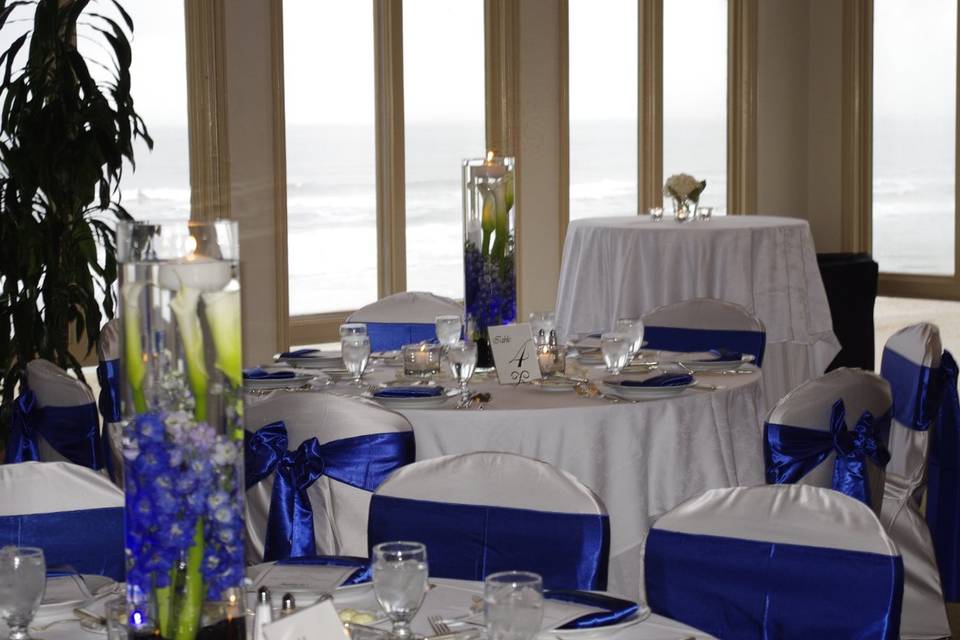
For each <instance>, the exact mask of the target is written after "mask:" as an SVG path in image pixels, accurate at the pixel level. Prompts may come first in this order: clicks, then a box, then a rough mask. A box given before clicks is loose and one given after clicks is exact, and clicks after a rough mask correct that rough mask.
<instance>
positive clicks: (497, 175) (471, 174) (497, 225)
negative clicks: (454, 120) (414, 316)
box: [463, 152, 517, 369]
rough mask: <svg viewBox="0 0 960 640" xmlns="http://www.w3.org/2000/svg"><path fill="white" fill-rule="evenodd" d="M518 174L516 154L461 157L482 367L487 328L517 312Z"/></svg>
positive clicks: (473, 317)
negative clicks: (515, 163) (515, 210)
mask: <svg viewBox="0 0 960 640" xmlns="http://www.w3.org/2000/svg"><path fill="white" fill-rule="evenodd" d="M514 176H515V172H514V159H513V158H507V157H500V156H495V155H494V154H493V153H492V152H490V153H488V154H487V157H486V158H478V159H474V160H464V161H463V237H464V243H463V269H464V304H465V318H464V319H465V320H466V324H467V335H469V336H470V338H471V339H473V340H474V341H475V342H476V343H477V368H478V369H490V368H492V367H493V351H492V350H491V349H490V337H489V334H488V332H487V328H488V327H493V326H497V325H501V324H509V323H511V322H513V321H514V320H516V317H517V277H516V274H517V269H516V259H517V254H516V249H517V245H516V236H515V235H514V226H515V224H516V214H515V213H514V207H513V205H514V200H515V198H514V195H515V185H516V182H515V180H514Z"/></svg>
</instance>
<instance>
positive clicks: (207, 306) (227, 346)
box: [203, 290, 243, 389]
mask: <svg viewBox="0 0 960 640" xmlns="http://www.w3.org/2000/svg"><path fill="white" fill-rule="evenodd" d="M203 303H204V313H205V314H206V316H207V324H208V325H210V334H211V337H212V338H213V346H214V348H215V349H216V351H217V361H216V365H217V369H219V370H220V371H222V372H223V375H225V376H227V378H228V379H229V380H230V384H232V385H233V387H234V388H235V389H236V388H240V387H241V386H242V385H243V377H242V376H243V364H242V360H241V353H240V351H241V348H240V347H241V344H242V343H243V336H242V335H241V333H240V291H239V290H233V291H217V292H216V293H205V294H203Z"/></svg>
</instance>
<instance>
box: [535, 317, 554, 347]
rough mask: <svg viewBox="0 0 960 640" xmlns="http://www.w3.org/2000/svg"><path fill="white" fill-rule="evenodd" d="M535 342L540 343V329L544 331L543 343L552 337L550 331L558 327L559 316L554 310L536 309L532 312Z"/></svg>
mask: <svg viewBox="0 0 960 640" xmlns="http://www.w3.org/2000/svg"><path fill="white" fill-rule="evenodd" d="M530 325H531V327H532V328H533V339H534V342H536V343H538V344H540V343H541V341H540V331H541V330H542V331H543V344H546V342H547V340H549V338H550V331H552V330H553V329H556V328H557V316H556V314H555V313H554V312H553V311H534V312H533V313H531V314H530Z"/></svg>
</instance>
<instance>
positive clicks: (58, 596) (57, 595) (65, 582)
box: [34, 575, 93, 620]
mask: <svg viewBox="0 0 960 640" xmlns="http://www.w3.org/2000/svg"><path fill="white" fill-rule="evenodd" d="M92 598H93V596H92V595H91V594H90V589H89V588H88V586H87V584H86V583H85V582H84V579H83V578H82V577H81V576H79V575H70V576H57V577H52V578H48V579H47V587H46V591H45V592H44V594H43V600H42V601H41V603H40V607H39V608H38V609H37V614H36V615H35V616H34V620H38V619H48V620H49V619H51V618H72V617H73V610H74V609H76V608H77V607H82V606H83V605H84V604H86V603H87V602H89V601H90V600H91V599H92Z"/></svg>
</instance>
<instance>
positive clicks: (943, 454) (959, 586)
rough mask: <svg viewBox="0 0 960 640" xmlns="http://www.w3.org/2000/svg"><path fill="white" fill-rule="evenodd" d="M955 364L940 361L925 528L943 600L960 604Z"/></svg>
mask: <svg viewBox="0 0 960 640" xmlns="http://www.w3.org/2000/svg"><path fill="white" fill-rule="evenodd" d="M957 374H958V368H957V362H956V360H954V359H953V355H951V353H950V352H949V351H944V352H943V356H942V357H941V359H940V371H939V376H938V377H939V380H940V385H941V389H942V393H943V395H942V398H941V402H940V407H939V410H938V412H937V417H936V426H935V427H934V429H933V437H932V438H931V440H930V465H929V471H928V478H929V479H928V481H927V514H926V515H927V524H928V525H929V526H930V535H931V536H932V537H933V546H934V549H935V550H936V555H937V565H938V567H939V568H940V583H941V585H942V586H943V595H944V599H945V600H947V601H948V602H956V601H958V600H960V537H958V536H957V531H960V396H958V394H957Z"/></svg>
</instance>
